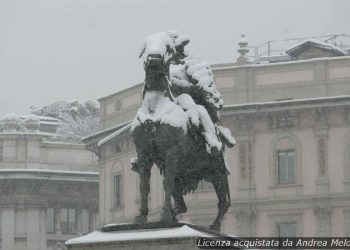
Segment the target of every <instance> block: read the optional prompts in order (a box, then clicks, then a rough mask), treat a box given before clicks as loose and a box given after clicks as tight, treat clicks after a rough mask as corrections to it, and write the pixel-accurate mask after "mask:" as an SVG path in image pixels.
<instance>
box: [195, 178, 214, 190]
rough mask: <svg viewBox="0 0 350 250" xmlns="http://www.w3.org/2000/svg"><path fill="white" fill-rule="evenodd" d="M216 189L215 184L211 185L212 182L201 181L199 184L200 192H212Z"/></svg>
mask: <svg viewBox="0 0 350 250" xmlns="http://www.w3.org/2000/svg"><path fill="white" fill-rule="evenodd" d="M213 188H214V187H213V184H211V183H210V182H208V181H205V180H201V181H200V182H199V183H198V188H197V189H198V190H212V189H213Z"/></svg>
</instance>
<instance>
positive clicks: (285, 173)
mask: <svg viewBox="0 0 350 250" xmlns="http://www.w3.org/2000/svg"><path fill="white" fill-rule="evenodd" d="M299 152H300V150H299V143H298V140H297V139H296V137H294V136H291V135H284V136H279V137H277V138H275V140H273V144H272V162H273V163H272V164H271V165H272V166H273V171H272V184H273V185H292V184H298V183H300V167H301V166H300V163H301V161H300V154H299Z"/></svg>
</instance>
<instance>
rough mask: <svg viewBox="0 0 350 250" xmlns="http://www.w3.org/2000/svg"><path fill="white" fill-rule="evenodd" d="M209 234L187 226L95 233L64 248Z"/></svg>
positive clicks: (207, 235) (73, 240) (69, 243)
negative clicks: (77, 245)
mask: <svg viewBox="0 0 350 250" xmlns="http://www.w3.org/2000/svg"><path fill="white" fill-rule="evenodd" d="M210 236H213V235H211V234H209V233H204V232H201V231H199V230H196V229H193V228H191V227H189V226H187V225H183V226H181V227H174V228H156V229H139V230H125V231H113V232H101V231H95V232H92V233H90V234H87V235H84V236H82V237H79V238H75V239H71V240H68V241H67V242H66V246H68V245H75V244H91V243H102V242H118V241H135V240H151V239H170V238H197V237H210Z"/></svg>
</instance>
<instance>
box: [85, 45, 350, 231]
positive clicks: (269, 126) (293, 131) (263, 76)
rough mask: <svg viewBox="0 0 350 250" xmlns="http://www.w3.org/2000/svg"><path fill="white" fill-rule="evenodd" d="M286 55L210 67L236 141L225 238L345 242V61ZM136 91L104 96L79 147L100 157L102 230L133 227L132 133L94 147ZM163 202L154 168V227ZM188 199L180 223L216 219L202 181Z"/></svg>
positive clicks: (340, 55) (126, 114)
mask: <svg viewBox="0 0 350 250" xmlns="http://www.w3.org/2000/svg"><path fill="white" fill-rule="evenodd" d="M240 45H242V46H241V47H243V46H246V45H247V44H246V43H245V42H244V43H243V42H242V44H240ZM241 49H242V48H241ZM289 51H291V54H290V55H288V56H283V60H282V59H281V58H280V60H282V61H280V62H278V60H277V59H276V57H274V58H273V61H274V62H273V63H264V64H263V63H249V62H248V60H247V59H246V58H244V54H245V53H243V54H242V56H241V57H240V58H239V60H238V63H223V64H217V65H212V70H213V73H214V76H215V79H216V84H217V86H218V89H219V90H220V92H221V94H222V96H223V99H224V105H225V106H224V108H223V109H222V110H221V112H220V116H221V123H222V125H223V126H225V127H228V128H230V129H231V131H232V132H233V135H234V136H235V138H236V140H237V145H236V146H235V147H234V148H232V149H228V150H227V152H226V157H227V162H228V164H229V166H230V172H231V174H230V175H229V183H230V192H231V199H232V201H231V203H232V206H231V207H230V208H229V211H228V212H227V214H226V216H225V219H224V222H223V226H222V231H223V232H225V233H229V234H234V235H237V236H252V237H253V236H350V226H349V225H350V189H349V187H350V186H349V183H350V161H349V157H350V154H349V152H350V123H349V122H350V116H349V115H350V108H349V105H350V56H349V55H348V54H347V53H346V52H344V51H342V50H338V49H336V48H335V47H334V46H328V47H327V46H326V45H324V43H321V42H320V43H317V42H316V41H312V42H310V41H306V42H305V43H300V44H298V45H296V46H295V47H293V48H292V49H290V50H289ZM286 55H287V54H286ZM286 58H287V59H286ZM306 58H307V59H306ZM264 60H267V61H268V60H269V58H265V59H264ZM260 62H261V61H260ZM141 89H142V84H138V85H135V86H133V87H131V88H128V89H126V90H124V91H120V92H117V93H115V94H112V95H109V96H107V97H103V98H101V99H100V100H99V101H100V105H101V110H100V112H101V113H100V114H101V116H100V118H101V121H100V129H101V131H100V132H99V133H96V134H94V135H92V136H90V137H88V138H86V139H85V142H86V143H87V145H88V148H89V149H90V150H92V151H94V152H95V153H96V154H97V155H98V156H99V168H100V202H99V208H100V224H101V225H103V224H108V223H117V222H132V220H133V218H134V216H135V215H136V214H137V213H138V208H139V202H140V201H139V190H138V183H139V180H138V175H137V174H136V173H134V172H132V171H131V164H130V158H132V157H135V155H136V153H135V148H134V145H133V142H132V138H131V136H130V131H122V132H121V133H119V135H118V136H116V137H115V138H114V139H112V140H110V141H109V142H108V143H106V144H104V146H103V147H98V146H97V143H98V142H99V141H100V140H101V139H103V138H105V137H106V136H107V135H109V134H111V133H112V132H114V131H118V130H120V129H121V128H122V127H123V126H124V125H125V123H127V122H129V121H130V120H132V119H133V117H134V115H135V113H136V109H137V108H138V106H139V104H140V102H141ZM163 199H164V194H163V184H162V177H161V176H160V174H159V171H158V169H157V168H153V169H152V175H151V192H150V198H149V207H150V214H149V220H150V221H152V220H153V221H154V220H157V219H159V217H160V213H161V210H162V206H163ZM185 200H186V203H187V206H188V208H189V210H188V212H187V213H186V214H184V215H180V216H179V219H180V220H186V221H190V222H193V223H196V224H199V225H209V224H210V223H211V222H212V221H213V220H214V218H215V215H216V212H217V198H216V194H215V191H214V189H213V188H212V187H211V185H210V184H209V183H206V182H201V183H200V185H199V187H198V190H197V191H196V192H195V193H193V194H191V195H189V196H186V199H185Z"/></svg>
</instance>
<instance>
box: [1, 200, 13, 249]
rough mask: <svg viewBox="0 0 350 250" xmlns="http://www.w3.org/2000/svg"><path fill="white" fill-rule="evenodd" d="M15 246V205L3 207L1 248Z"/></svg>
mask: <svg viewBox="0 0 350 250" xmlns="http://www.w3.org/2000/svg"><path fill="white" fill-rule="evenodd" d="M14 248H15V207H14V206H13V207H12V206H11V207H2V209H1V249H14Z"/></svg>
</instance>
